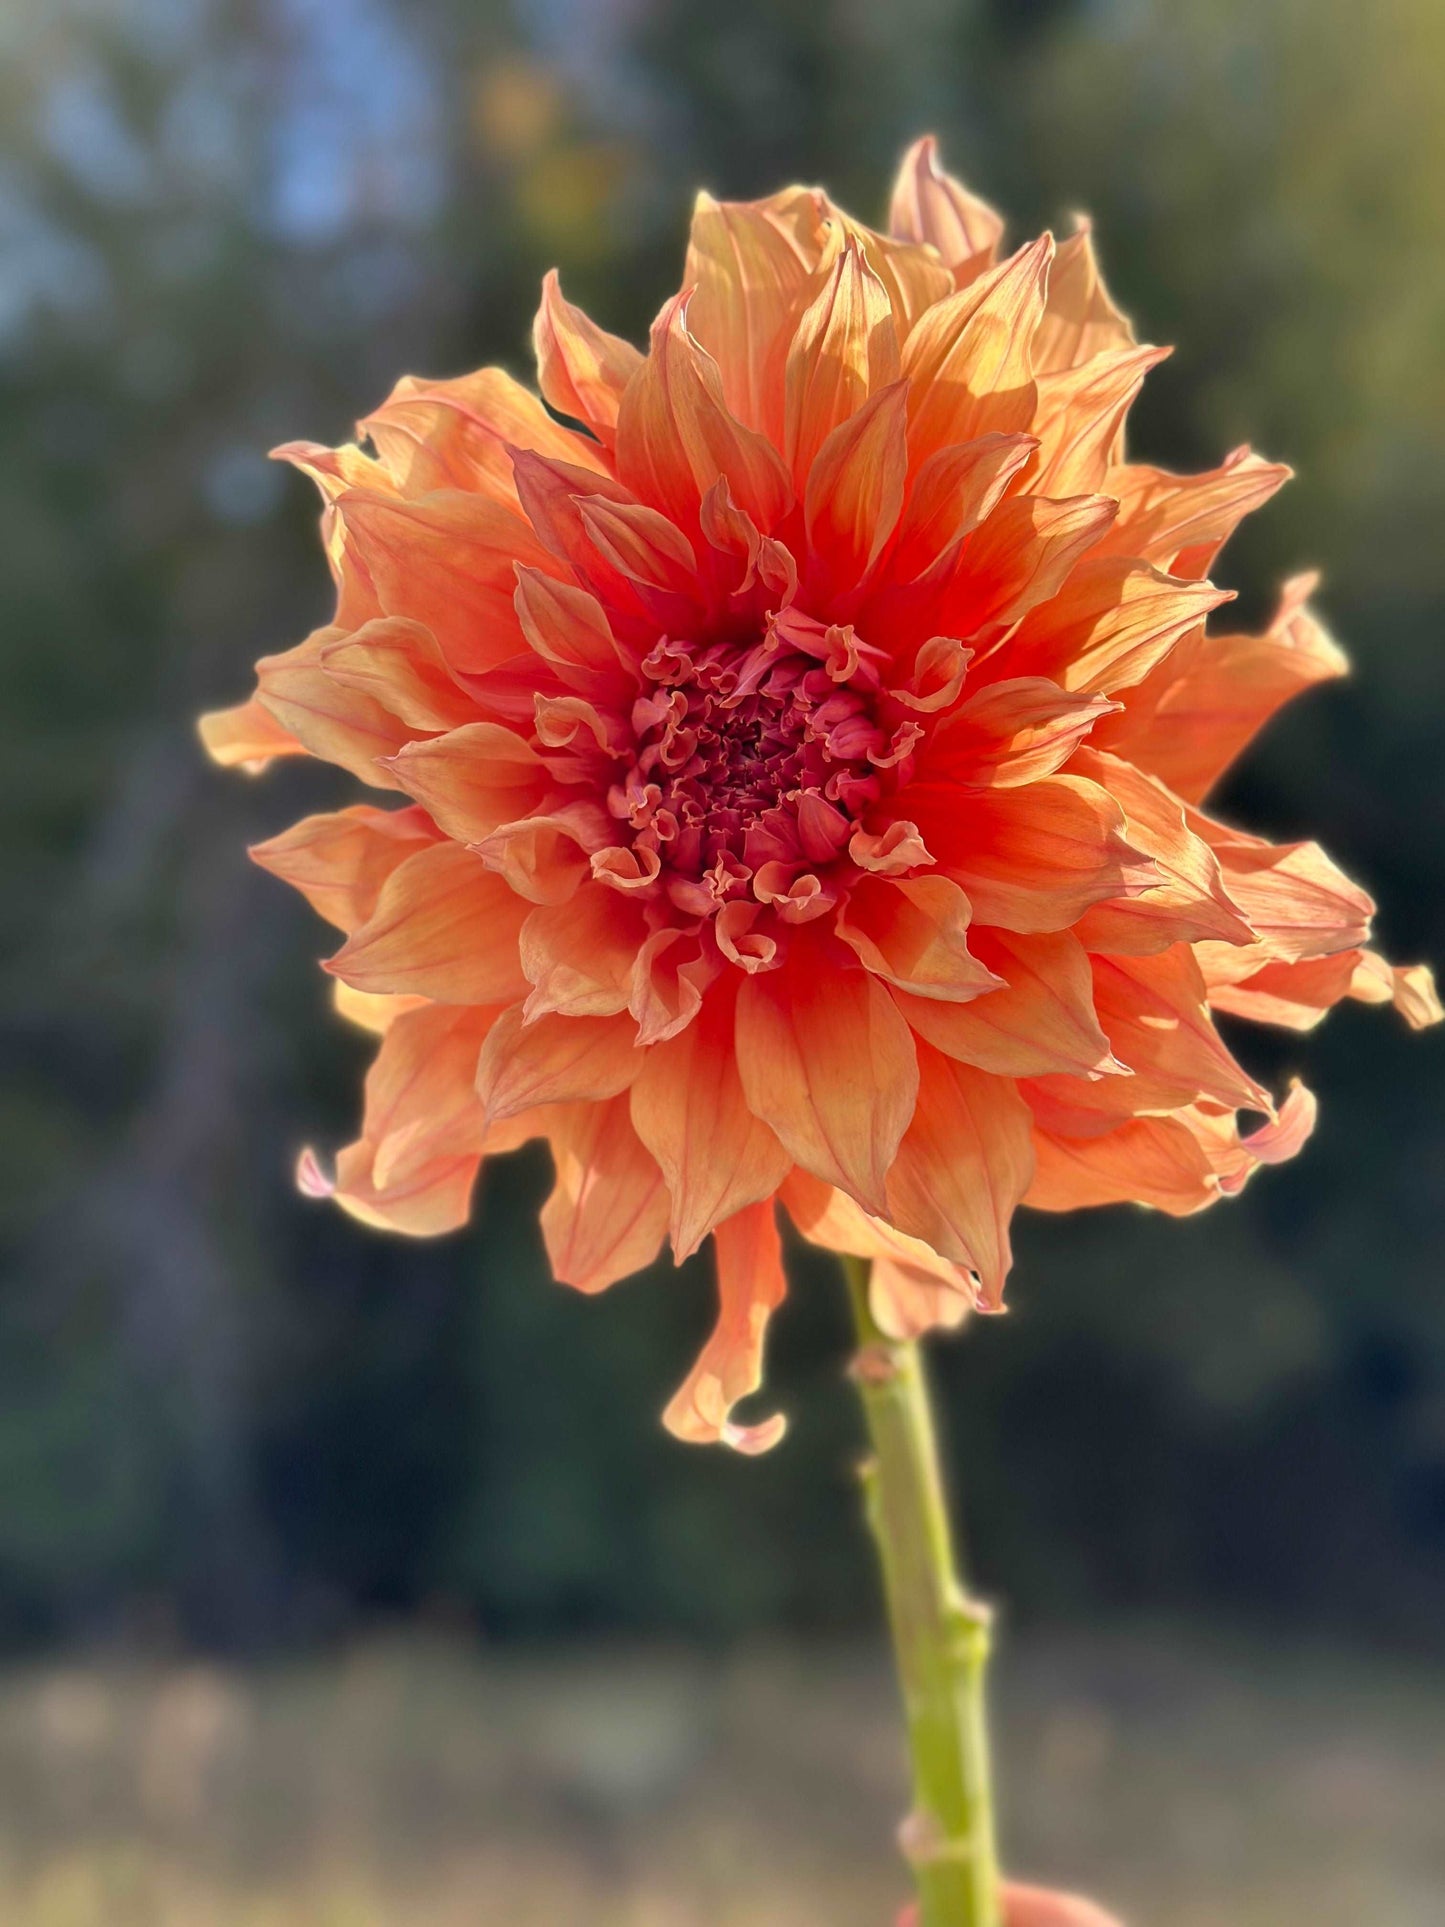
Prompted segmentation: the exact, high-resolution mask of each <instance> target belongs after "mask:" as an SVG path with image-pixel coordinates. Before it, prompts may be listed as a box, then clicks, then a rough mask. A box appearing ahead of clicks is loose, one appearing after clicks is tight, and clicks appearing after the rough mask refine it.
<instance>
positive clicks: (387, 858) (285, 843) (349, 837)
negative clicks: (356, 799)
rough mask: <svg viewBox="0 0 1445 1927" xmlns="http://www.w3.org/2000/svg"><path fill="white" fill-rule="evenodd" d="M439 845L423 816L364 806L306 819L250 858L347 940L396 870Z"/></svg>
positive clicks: (417, 812)
mask: <svg viewBox="0 0 1445 1927" xmlns="http://www.w3.org/2000/svg"><path fill="white" fill-rule="evenodd" d="M436 841H437V834H436V831H435V829H434V828H433V827H432V825H431V823H430V822H429V821H428V820H427V817H426V814H425V812H424V811H422V810H378V809H373V808H372V807H371V805H370V804H368V803H356V804H353V805H352V807H351V808H350V809H346V810H334V811H329V812H327V813H325V814H323V815H320V816H306V817H303V818H302V819H301V821H300V822H299V823H293V824H292V826H291V828H290V829H289V830H283V831H282V832H281V834H280V835H279V836H273V837H270V838H268V840H267V841H266V842H265V843H254V844H252V846H251V850H250V856H251V861H252V862H253V863H259V864H260V866H261V868H262V869H263V870H269V871H270V872H271V874H272V876H277V877H280V878H281V880H282V881H283V882H284V883H289V884H290V885H291V886H292V887H293V889H297V890H299V891H300V892H301V894H302V896H304V897H305V899H306V901H307V902H308V903H309V904H310V905H311V908H312V909H313V910H314V911H315V912H316V913H317V915H318V916H322V917H325V919H326V921H327V922H328V923H334V924H335V925H336V927H337V929H338V930H342V931H345V932H346V933H347V934H348V935H349V934H350V933H351V931H353V930H355V929H356V928H357V927H358V925H360V924H363V923H365V922H366V920H367V918H368V917H369V916H370V915H371V914H372V912H373V911H374V910H375V908H376V902H377V898H378V897H379V896H380V895H381V891H382V886H383V885H384V884H385V882H386V880H387V878H388V877H389V876H390V875H391V873H392V871H393V870H395V869H396V867H397V865H398V864H400V863H404V862H405V861H406V859H407V858H408V857H409V856H415V855H416V854H417V852H418V851H419V850H424V849H426V848H428V847H429V846H430V845H431V844H433V843H435V842H436Z"/></svg>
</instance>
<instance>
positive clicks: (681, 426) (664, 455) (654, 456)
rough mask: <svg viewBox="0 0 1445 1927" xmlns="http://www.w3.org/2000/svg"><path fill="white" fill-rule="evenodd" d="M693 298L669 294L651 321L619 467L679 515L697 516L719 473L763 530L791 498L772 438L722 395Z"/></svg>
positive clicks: (622, 418) (629, 400)
mask: <svg viewBox="0 0 1445 1927" xmlns="http://www.w3.org/2000/svg"><path fill="white" fill-rule="evenodd" d="M686 317H687V297H686V296H685V295H678V296H676V297H675V298H674V299H673V300H672V301H669V302H668V304H667V306H666V307H665V308H664V309H663V311H662V313H661V314H660V315H659V316H658V318H657V320H656V321H655V322H654V323H653V327H652V352H651V354H650V355H649V356H648V358H647V361H646V363H645V364H644V366H643V367H642V369H641V370H640V372H639V373H638V374H637V376H636V377H635V379H634V380H633V381H632V382H631V384H630V385H629V387H628V390H627V393H626V395H625V396H624V397H623V402H622V409H621V412H620V413H619V415H618V418H617V472H618V474H619V475H620V476H621V478H622V480H623V481H624V482H626V483H627V484H628V486H629V487H631V488H633V489H635V490H636V491H637V493H638V494H639V495H642V496H644V497H645V498H646V499H647V500H648V501H649V502H651V503H654V504H655V505H656V506H657V507H659V508H661V509H662V510H663V511H664V512H665V513H667V514H668V515H670V516H671V517H672V518H673V520H674V521H678V522H681V523H683V524H684V525H686V524H688V523H689V522H692V521H695V520H696V517H697V509H698V503H699V502H700V501H701V499H702V497H703V496H704V495H705V494H706V492H707V490H708V489H710V488H711V487H712V485H713V483H714V482H715V481H716V480H717V478H718V476H719V475H726V476H727V478H728V483H729V486H730V487H731V490H732V496H733V500H734V501H735V502H736V503H737V505H738V507H739V508H740V509H742V510H743V512H744V513H745V514H747V515H750V516H751V517H752V519H753V521H754V522H756V524H757V525H758V527H759V529H761V530H763V531H764V533H769V532H771V531H772V530H773V529H774V528H775V527H776V526H777V524H778V523H779V522H780V521H781V519H782V517H783V515H784V513H785V512H786V511H787V509H788V508H789V507H790V506H791V503H792V500H793V490H792V484H791V482H790V481H789V478H788V471H787V469H786V468H785V467H784V465H783V462H782V460H781V458H780V457H779V455H778V453H777V450H776V449H775V448H774V447H773V445H772V443H771V442H769V441H768V440H766V439H765V437H763V436H762V435H760V434H758V432H757V431H756V430H755V429H751V428H748V427H746V426H745V425H744V424H743V423H742V422H740V421H739V420H738V418H737V416H736V415H734V414H733V413H732V411H731V410H730V409H729V408H728V405H727V403H726V401H724V399H723V388H722V377H721V376H720V375H719V373H718V367H717V363H716V362H715V361H714V360H713V358H712V356H711V355H710V354H708V353H707V352H706V350H705V349H703V348H702V347H701V346H699V344H698V343H697V342H696V341H695V340H694V339H693V337H692V336H691V335H690V334H689V333H688V329H687V319H686Z"/></svg>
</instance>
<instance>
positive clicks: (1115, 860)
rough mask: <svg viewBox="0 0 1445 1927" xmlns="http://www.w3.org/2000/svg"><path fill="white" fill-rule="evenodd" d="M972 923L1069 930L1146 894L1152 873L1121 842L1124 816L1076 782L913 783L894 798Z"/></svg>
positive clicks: (1105, 796)
mask: <svg viewBox="0 0 1445 1927" xmlns="http://www.w3.org/2000/svg"><path fill="white" fill-rule="evenodd" d="M899 807H900V808H906V809H907V810H908V812H909V815H910V817H911V818H912V820H913V821H915V822H916V823H917V825H918V828H919V830H920V831H921V832H922V835H923V839H924V841H925V843H926V844H927V846H928V848H929V849H930V850H932V851H933V852H934V855H935V856H936V858H937V860H938V863H939V866H940V868H942V869H944V870H946V871H947V873H948V874H949V875H950V876H951V877H953V878H955V879H956V880H957V882H958V883H959V884H961V885H962V887H963V889H964V891H965V892H966V893H967V895H968V898H969V901H970V902H971V903H972V904H973V914H974V920H975V922H977V923H986V924H998V925H1000V926H1001V927H1002V928H1003V929H1005V930H1021V931H1025V932H1029V931H1036V930H1067V929H1068V928H1069V926H1070V925H1071V924H1073V923H1076V922H1077V921H1078V919H1079V918H1080V917H1081V916H1082V915H1083V914H1084V912H1085V911H1086V910H1087V909H1088V908H1089V906H1090V904H1094V903H1102V902H1103V901H1105V900H1106V899H1107V898H1112V897H1118V896H1123V895H1125V894H1126V893H1128V892H1130V891H1132V890H1138V889H1144V888H1147V887H1148V885H1149V884H1150V883H1151V882H1153V881H1154V876H1155V872H1154V869H1153V866H1152V865H1151V864H1150V863H1149V862H1148V859H1147V858H1144V857H1142V856H1141V855H1140V854H1139V852H1138V851H1136V850H1135V849H1134V848H1133V847H1132V846H1131V845H1130V844H1129V842H1128V841H1127V839H1126V837H1125V835H1124V813H1123V811H1122V810H1121V809H1120V808H1119V806H1118V804H1117V803H1116V802H1115V801H1114V799H1113V797H1111V796H1110V795H1109V793H1108V791H1107V790H1105V789H1103V788H1102V787H1101V786H1100V785H1099V784H1098V783H1091V782H1089V781H1088V780H1087V779H1086V778H1084V777H1081V776H1045V777H1041V778H1040V779H1039V781H1038V782H1036V783H1030V784H1028V785H1027V786H1026V787H1025V788H1023V789H1017V790H1009V789H1004V790H975V791H960V790H955V789H953V788H952V787H950V786H946V785H942V784H932V783H915V784H913V785H912V786H911V788H909V789H907V790H905V791H904V792H903V795H902V796H901V797H900V798H899Z"/></svg>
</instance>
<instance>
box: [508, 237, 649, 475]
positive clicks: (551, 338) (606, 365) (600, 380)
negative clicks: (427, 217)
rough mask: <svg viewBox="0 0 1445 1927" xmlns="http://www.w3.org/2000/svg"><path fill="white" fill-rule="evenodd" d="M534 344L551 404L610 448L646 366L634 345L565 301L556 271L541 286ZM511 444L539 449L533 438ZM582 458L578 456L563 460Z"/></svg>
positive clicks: (518, 437) (521, 437)
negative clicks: (633, 384) (626, 400)
mask: <svg viewBox="0 0 1445 1927" xmlns="http://www.w3.org/2000/svg"><path fill="white" fill-rule="evenodd" d="M532 339H533V343H534V346H535V348H536V352H537V376H538V380H539V383H540V385H541V389H542V393H543V394H544V395H545V396H546V397H547V400H548V401H549V402H550V403H551V404H552V406H553V407H554V408H555V409H556V410H557V413H558V414H559V415H570V416H571V417H572V418H573V420H574V421H580V422H585V423H586V425H587V427H588V428H590V429H591V430H592V432H593V434H594V435H595V436H596V437H597V439H598V440H599V441H600V442H602V443H603V444H604V445H605V446H606V447H608V448H610V447H611V446H612V443H613V440H614V438H615V433H616V428H617V413H618V410H619V408H620V407H621V406H622V397H623V395H624V394H626V392H627V385H628V383H629V382H630V381H631V380H632V378H633V377H634V376H635V375H636V373H637V371H638V370H639V368H641V366H642V356H641V355H640V354H639V353H638V351H637V349H636V348H634V347H633V346H632V343H631V342H630V341H622V340H621V339H619V337H618V336H617V335H610V334H608V333H607V331H606V330H605V329H603V328H599V327H598V326H597V324H596V322H595V321H592V320H589V318H588V317H587V316H586V315H585V314H584V313H583V312H582V310H581V309H580V308H576V307H574V306H573V305H572V303H571V302H570V301H568V300H567V299H566V298H565V297H564V295H563V293H562V285H561V283H560V281H559V280H558V279H557V274H556V270H555V269H554V270H552V271H551V272H550V273H548V274H547V276H546V277H545V279H544V280H543V282H542V305H541V307H540V308H539V309H538V310H537V319H536V322H535V324H534V326H533V331H532ZM512 440H513V441H515V442H517V443H519V444H522V445H524V446H527V447H530V448H536V447H538V446H539V445H540V443H539V439H538V438H537V437H535V436H531V435H514V436H513V437H512ZM578 459H580V458H579V457H578V456H576V455H572V456H567V457H564V460H570V461H577V460H578Z"/></svg>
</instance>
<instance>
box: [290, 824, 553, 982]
mask: <svg viewBox="0 0 1445 1927" xmlns="http://www.w3.org/2000/svg"><path fill="white" fill-rule="evenodd" d="M530 909H531V906H530V904H527V903H525V902H523V901H522V900H521V899H520V898H518V897H517V896H515V895H514V894H513V893H512V891H511V890H509V889H508V887H507V885H506V884H505V883H504V882H503V881H502V879H501V878H500V877H498V876H494V875H493V874H492V872H491V871H490V870H488V869H487V867H486V865H485V864H483V863H482V862H481V861H480V859H479V858H477V857H475V856H474V855H473V854H472V852H471V851H470V850H466V849H463V848H462V847H461V846H460V845H459V844H456V843H437V844H434V845H433V846H432V848H430V849H428V850H423V851H421V852H420V853H419V854H418V855H416V856H411V857H408V858H407V859H406V861H405V862H404V863H402V864H401V865H399V867H398V868H397V869H395V870H393V872H392V873H391V875H390V876H389V877H388V878H387V880H386V882H385V884H384V885H383V886H382V890H381V894H380V896H379V897H378V899H377V904H376V908H375V910H374V911H373V913H372V915H371V916H370V917H369V918H368V919H367V921H366V922H365V923H364V924H362V925H361V927H360V929H358V930H356V931H354V932H353V933H352V935H351V937H350V939H349V940H348V941H347V942H346V943H345V944H344V945H343V946H342V948H341V949H340V950H338V951H337V953H336V955H335V956H334V957H332V958H331V959H330V961H329V962H328V963H327V965H326V968H327V969H328V970H329V971H331V972H332V974H333V975H335V976H337V977H340V978H342V980H343V981H344V982H346V983H349V984H350V985H352V987H353V988H354V989H356V990H371V991H384V992H394V993H405V994H408V995H416V996H422V997H431V998H434V999H435V1000H436V1001H437V1002H438V1003H442V1004H504V1003H510V1002H511V1001H512V1000H513V999H514V998H517V997H520V996H523V995H524V994H525V992H526V989H527V981H526V979H525V977H524V976H523V975H522V969H521V964H520V962H519V960H518V954H517V949H518V939H519V937H520V934H521V929H522V924H523V920H524V919H525V917H526V916H527V914H528V912H529V910H530Z"/></svg>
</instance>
